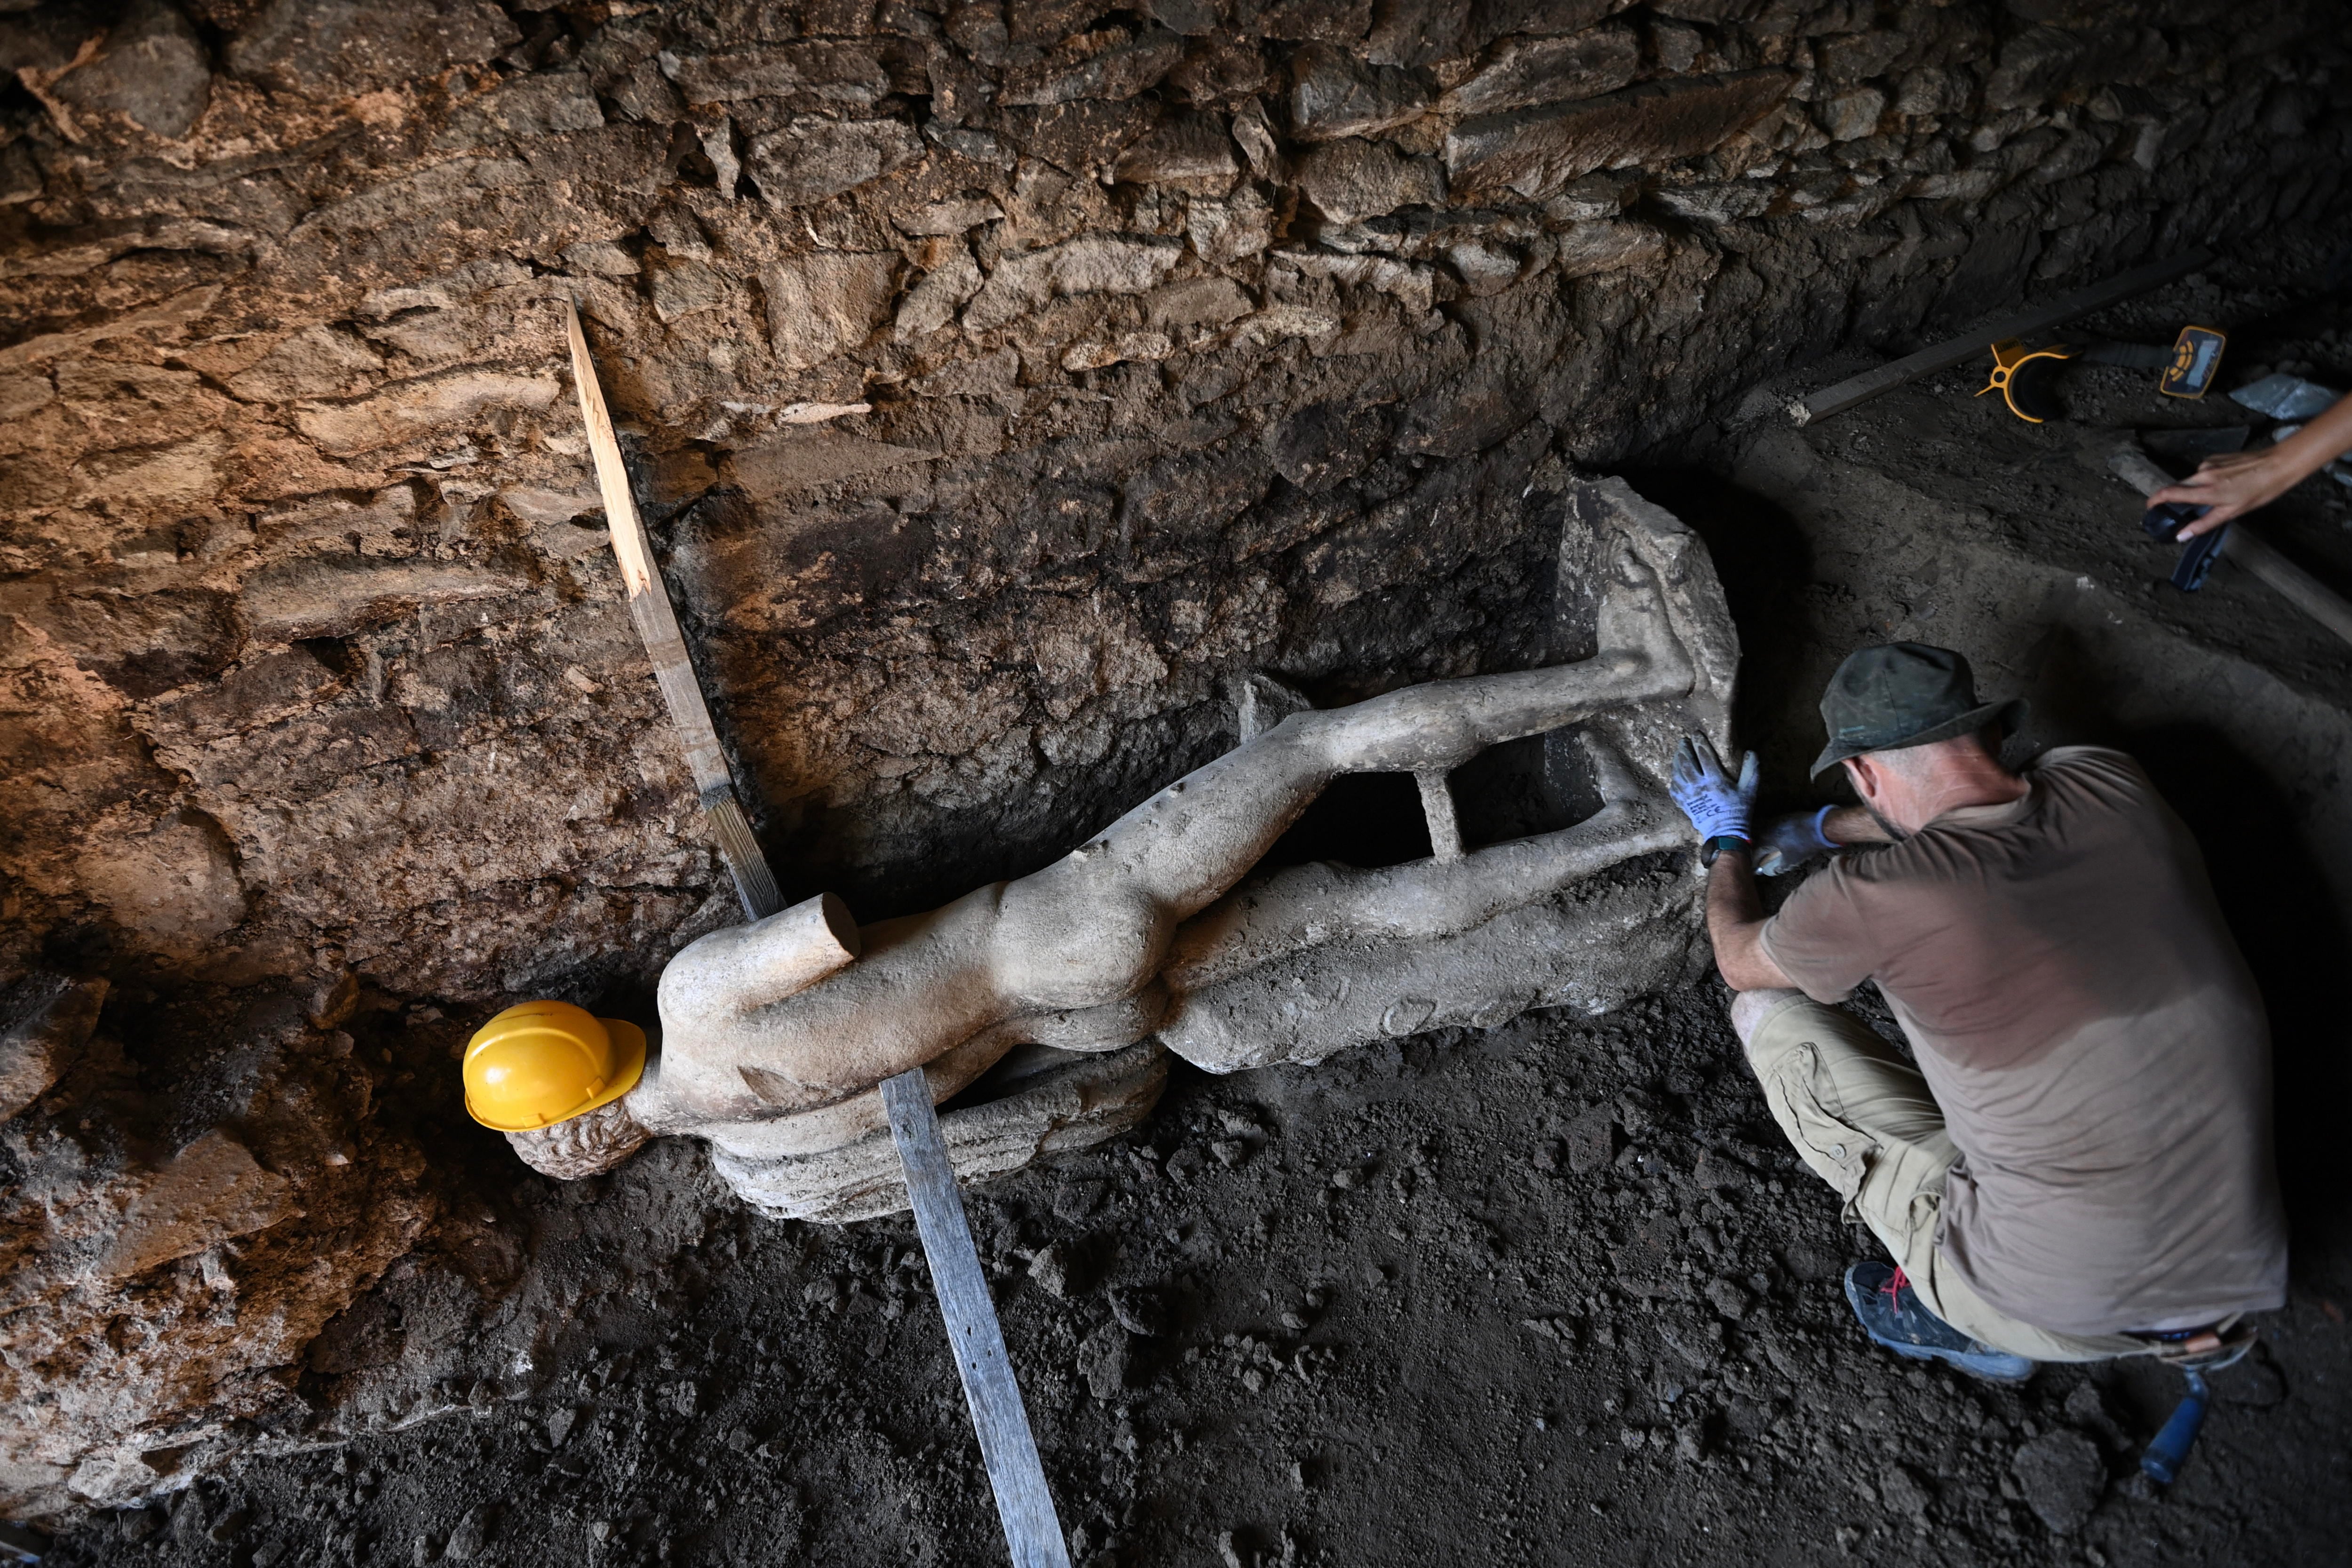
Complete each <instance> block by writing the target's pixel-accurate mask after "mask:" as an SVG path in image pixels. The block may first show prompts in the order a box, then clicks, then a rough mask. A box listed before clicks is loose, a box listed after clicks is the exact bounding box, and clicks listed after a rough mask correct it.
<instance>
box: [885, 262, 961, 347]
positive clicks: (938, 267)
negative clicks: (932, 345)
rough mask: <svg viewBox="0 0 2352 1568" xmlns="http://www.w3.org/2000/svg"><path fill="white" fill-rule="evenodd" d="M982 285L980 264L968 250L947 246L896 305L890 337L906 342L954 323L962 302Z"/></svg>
mask: <svg viewBox="0 0 2352 1568" xmlns="http://www.w3.org/2000/svg"><path fill="white" fill-rule="evenodd" d="M981 283H982V277H981V271H980V263H978V262H976V261H974V260H973V259H972V258H971V247H970V246H967V245H965V244H963V243H962V242H961V241H960V240H959V241H954V242H951V243H950V245H949V247H948V248H947V251H946V253H945V255H943V256H942V257H940V258H939V259H938V260H937V261H936V262H935V263H934V264H933V266H932V267H931V268H930V270H929V271H928V272H926V273H924V274H923V276H922V277H921V279H919V280H918V281H917V282H916V284H915V286H914V287H913V288H912V289H908V290H907V295H906V298H905V299H903V300H900V301H899V302H898V318H897V320H896V321H893V322H892V324H891V328H890V335H891V336H892V337H893V338H895V339H897V340H898V342H910V341H912V340H913V339H916V338H920V337H927V336H929V334H931V333H933V332H936V331H939V330H940V328H942V327H944V326H947V325H948V324H949V323H950V322H951V321H954V320H955V318H956V312H957V311H958V310H961V309H962V308H963V304H964V301H965V300H970V299H971V297H972V296H973V295H974V294H977V293H979V292H980V286H981Z"/></svg>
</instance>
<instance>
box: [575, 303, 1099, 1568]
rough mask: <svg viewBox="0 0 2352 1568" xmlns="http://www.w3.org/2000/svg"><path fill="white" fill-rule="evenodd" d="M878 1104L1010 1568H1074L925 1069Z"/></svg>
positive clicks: (766, 900)
mask: <svg viewBox="0 0 2352 1568" xmlns="http://www.w3.org/2000/svg"><path fill="white" fill-rule="evenodd" d="M563 321H564V327H565V331H566V332H567V333H568V335H569V336H570V338H571V341H572V380H573V382H574V383H575V384H577V385H578V387H579V390H580V416H581V419H582V421H583V423H584V424H585V425H586V426H587V427H588V449H589V451H590V452H591V453H593V455H594V458H595V460H596V484H597V488H598V489H601V490H603V491H604V521H605V524H606V526H607V527H608V528H609V529H610V530H611V531H612V535H613V554H614V557H615V558H616V559H618V561H619V562H620V564H621V581H622V584H623V585H624V586H625V587H626V589H627V590H628V596H629V616H630V618H631V619H632V620H634V621H635V623H636V626H637V636H638V637H640V638H641V639H642V640H643V641H644V643H645V645H646V656H647V657H648V658H651V659H652V660H653V666H654V679H656V681H657V682H659V683H660V685H661V693H662V699H663V700H664V701H666V702H667V703H668V704H669V716H670V721H671V723H672V724H674V725H676V726H677V734H678V740H679V742H680V744H681V745H683V747H684V748H685V751H686V762H687V766H688V768H689V769H690V770H691V771H692V773H693V774H694V786H695V789H696V790H697V791H698V793H699V794H700V795H701V796H702V809H703V813H704V815H705V816H707V817H708V818H709V823H710V831H711V837H712V838H713V839H714V840H716V841H717V843H718V846H719V858H721V859H723V860H725V861H726V862H727V872H728V875H730V877H732V878H734V879H735V895H736V897H737V898H738V899H739V900H741V902H742V905H743V915H744V918H745V919H747V920H753V921H757V920H761V919H764V918H765V917H766V916H769V915H772V914H774V913H775V912H776V911H777V910H781V909H782V908H783V906H784V900H783V894H782V892H781V891H779V890H778V889H777V887H776V878H775V873H774V872H772V870H770V869H769V867H768V859H767V857H766V856H765V855H763V854H761V850H760V842H759V840H758V839H756V838H754V837H752V836H751V824H750V823H749V822H748V821H747V820H745V818H744V816H743V807H742V805H741V803H740V802H739V801H738V800H737V799H736V796H735V780H734V778H733V776H732V775H731V774H730V773H729V772H728V770H727V757H726V753H725V752H722V751H720V750H719V731H718V729H717V727H716V726H714V725H713V724H712V723H711V721H710V708H709V704H708V703H706V702H705V701H704V700H703V696H702V687H701V685H700V683H699V682H698V681H697V680H696V679H695V678H694V661H693V660H692V658H689V657H688V653H687V649H686V635H685V633H683V632H682V631H681V630H679V628H678V624H677V609H676V608H675V607H674V606H673V605H671V604H670V602H669V590H668V588H667V585H666V584H664V583H663V582H662V575H661V569H660V567H659V566H657V565H656V563H655V562H654V552H653V542H652V541H651V540H650V539H649V538H648V537H647V536H646V524H645V520H644V519H643V518H641V517H639V516H638V515H637V502H636V497H635V495H634V494H633V493H632V492H631V490H630V489H629V471H628V469H627V468H626V467H625V466H624V465H623V463H622V461H621V443H620V441H619V440H618V439H617V438H616V437H614V434H613V419H612V416H611V415H610V414H608V413H607V412H606V411H605V408H604V388H603V387H602V386H601V385H600V384H598V382H597V380H596V366H595V363H594V362H593V361H592V360H591V359H590V358H589V357H588V339H587V337H586V335H585V334H584V333H583V332H582V331H581V330H580V311H579V310H578V308H577V307H575V306H574V305H573V304H572V302H571V301H570V300H565V301H564V304H563ZM882 1104H883V1107H884V1109H885V1110H887V1112H888V1113H889V1117H890V1138H891V1142H894V1143H896V1144H897V1145H898V1163H899V1164H900V1166H901V1167H902V1168H904V1170H905V1171H906V1174H907V1194H908V1197H909V1198H910V1199H912V1200H913V1203H914V1208H915V1233H916V1235H918V1236H919V1237H921V1238H922V1243H923V1258H924V1261H925V1262H927V1263H929V1265H930V1270H931V1285H932V1288H933V1289H934V1290H936V1291H937V1293H938V1295H939V1299H940V1316H941V1317H942V1318H944V1319H945V1320H946V1321H947V1331H948V1342H949V1345H950V1348H951V1349H952V1350H953V1351H954V1352H955V1362H956V1373H957V1375H958V1376H959V1377H961V1379H962V1381H963V1396H964V1402H965V1403H966V1404H967V1405H970V1406H971V1425H972V1429H973V1431H974V1432H975V1433H977V1434H978V1435H979V1437H980V1457H981V1460H982V1463H983V1464H985V1465H986V1466H987V1467H988V1480H989V1484H990V1486H992V1488H994V1489H995V1492H996V1512H997V1517H998V1518H999V1519H1000V1520H1001V1521H1003V1526H1004V1540H1005V1544H1006V1545H1007V1546H1008V1547H1010V1548H1011V1550H1012V1553H1013V1568H1069V1563H1070V1553H1069V1549H1068V1547H1067V1546H1066V1544H1065V1543H1064V1542H1063V1539H1062V1526H1061V1521H1060V1520H1059V1519H1058V1518H1056V1517H1055V1512H1054V1499H1053V1494H1052V1493H1051V1492H1049V1491H1048V1490H1047V1489H1046V1488H1045V1465H1044V1463H1043V1462H1042V1461H1041V1460H1040V1459H1039V1458H1038V1457H1037V1442H1036V1438H1035V1437H1034V1436H1033V1435H1032V1434H1031V1432H1030V1430H1029V1414H1028V1412H1027V1410H1026V1409H1024V1407H1023V1405H1022V1403H1021V1385H1020V1384H1019V1383H1018V1382H1016V1381H1015V1380H1014V1378H1013V1363H1012V1362H1011V1361H1010V1360H1009V1359H1008V1358H1007V1357H1006V1355H1005V1352H1004V1331H1003V1327H1002V1326H1001V1325H999V1323H998V1322H997V1321H996V1302H995V1300H994V1299H993V1298H992V1297H991V1296H990V1295H989V1293H988V1276H987V1275H986V1274H985V1273H984V1272H982V1269H981V1267H980V1252H979V1250H978V1248H976V1247H973V1246H972V1243H971V1225H970V1224H969V1223H968V1222H967V1221H966V1220H965V1218H964V1212H963V1196H962V1194H960V1193H959V1192H957V1190H956V1180H955V1167H954V1166H953V1165H952V1164H950V1163H949V1160H948V1152H947V1145H946V1143H945V1142H943V1141H942V1140H941V1139H940V1117H939V1111H938V1110H937V1108H935V1107H934V1106H933V1105H932V1103H931V1088H930V1080H929V1079H927V1078H926V1077H925V1076H924V1074H923V1069H922V1068H910V1069H908V1071H906V1072H902V1073H899V1074H898V1075H897V1076H896V1077H894V1078H887V1079H883V1080H882Z"/></svg>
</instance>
